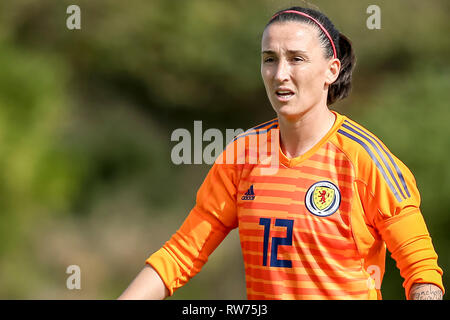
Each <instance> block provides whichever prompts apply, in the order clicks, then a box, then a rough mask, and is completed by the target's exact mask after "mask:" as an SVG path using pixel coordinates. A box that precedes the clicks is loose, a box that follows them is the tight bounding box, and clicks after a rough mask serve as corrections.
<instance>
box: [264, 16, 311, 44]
mask: <svg viewBox="0 0 450 320" xmlns="http://www.w3.org/2000/svg"><path fill="white" fill-rule="evenodd" d="M317 33H318V31H317V29H316V28H314V27H313V26H312V25H309V24H307V23H303V22H297V21H286V22H275V23H272V24H271V25H269V26H268V27H267V28H266V29H265V30H264V33H263V36H262V41H261V47H262V50H263V51H265V50H274V49H277V48H278V47H280V46H281V47H286V49H302V50H306V49H313V48H314V47H315V46H319V45H320V44H319V39H318V34H317ZM294 47H295V48H294Z"/></svg>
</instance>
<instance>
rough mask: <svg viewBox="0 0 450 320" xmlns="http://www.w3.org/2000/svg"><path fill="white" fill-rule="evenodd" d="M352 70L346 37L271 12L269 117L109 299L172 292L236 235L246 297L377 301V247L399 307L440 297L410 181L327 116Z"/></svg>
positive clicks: (367, 137) (366, 140)
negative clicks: (391, 267)
mask: <svg viewBox="0 0 450 320" xmlns="http://www.w3.org/2000/svg"><path fill="white" fill-rule="evenodd" d="M354 64H355V56H354V53H353V50H352V46H351V43H350V41H349V39H348V38H347V37H345V36H344V35H343V34H342V33H340V32H339V31H338V30H337V29H336V28H335V27H334V25H333V24H332V22H331V21H330V20H329V19H328V18H327V17H326V16H325V15H324V14H322V13H320V12H318V11H315V10H311V9H305V8H301V7H292V8H289V9H286V10H282V11H280V12H278V13H276V14H275V15H274V16H273V17H272V18H271V19H270V21H269V22H268V24H267V26H266V27H265V30H264V33H263V37H262V57H261V74H262V78H263V81H264V85H265V88H266V92H267V95H268V98H269V100H270V102H271V104H272V106H273V108H274V110H275V112H276V114H277V118H275V119H273V120H271V121H268V122H266V123H263V124H261V125H259V126H257V127H254V128H253V129H252V130H249V131H247V132H246V133H243V134H242V135H240V136H237V137H236V138H235V139H234V141H233V142H232V143H230V144H229V146H228V147H227V148H226V150H225V151H224V153H223V154H222V157H219V158H220V159H221V161H216V163H215V164H214V165H213V167H212V168H211V170H210V172H209V173H208V175H207V177H206V179H205V181H204V183H203V184H202V186H201V187H200V189H199V191H198V193H197V201H196V205H195V207H194V208H193V209H192V211H191V212H190V214H189V215H188V217H187V218H186V220H185V221H184V223H183V224H182V225H181V227H180V229H179V230H178V231H177V232H176V233H175V234H174V235H173V236H172V238H171V239H170V240H169V241H168V242H166V243H165V244H164V246H163V247H162V248H161V249H160V250H158V251H157V252H155V253H153V254H152V255H151V256H150V257H149V258H148V259H147V260H146V266H145V267H144V269H143V270H142V271H141V272H140V273H139V275H138V276H137V277H136V279H135V280H134V281H133V282H132V283H131V284H130V286H129V287H128V288H127V289H126V290H125V292H124V293H123V294H122V295H121V296H120V297H119V299H163V298H165V297H167V296H168V295H172V294H173V293H174V291H175V290H176V289H177V288H179V287H181V286H182V285H184V284H185V283H186V282H187V281H188V280H189V279H190V278H192V277H193V276H194V275H195V274H196V273H197V272H199V271H200V269H201V268H202V266H203V265H204V263H205V262H206V261H207V259H208V256H209V255H210V254H211V252H213V250H214V249H215V248H216V247H217V246H218V245H219V244H220V242H221V241H222V240H223V239H224V238H225V236H226V235H227V234H228V233H229V232H230V230H232V229H234V228H236V227H238V228H239V236H240V242H241V248H242V253H243V257H244V263H245V273H246V284H247V297H248V299H381V293H380V284H381V280H382V277H383V274H384V264H385V255H386V246H387V248H388V249H389V250H390V252H391V253H392V257H393V258H394V259H395V260H396V262H397V266H398V268H399V269H400V274H401V275H402V277H403V278H404V283H403V286H404V288H405V294H406V298H407V299H442V295H443V293H444V287H443V284H442V270H441V269H440V268H439V266H438V264H437V254H436V253H435V250H434V248H433V245H432V242H431V238H430V235H429V233H428V231H427V228H426V225H425V222H424V220H423V217H422V214H421V212H420V209H419V205H420V196H419V192H418V190H417V187H416V183H415V180H414V177H413V175H412V173H411V172H410V171H409V170H408V168H407V167H406V166H405V165H404V164H403V163H402V162H401V161H400V160H399V159H397V158H396V157H395V156H394V155H393V154H392V153H391V152H390V151H389V150H388V148H387V147H386V146H385V145H384V144H383V143H382V142H381V141H380V140H379V139H378V138H377V137H376V136H375V135H374V134H373V133H371V132H369V131H368V130H367V129H365V128H364V127H363V126H361V125H359V124H358V123H356V122H354V121H352V120H351V119H349V118H347V117H346V116H344V115H341V114H339V113H337V112H335V111H333V110H330V109H329V106H330V105H332V104H333V103H334V102H335V101H337V100H339V99H343V98H345V97H346V96H347V95H348V93H349V91H350V85H351V78H352V70H353V67H354ZM278 134H279V135H278ZM255 141H256V145H255V143H254V142H255ZM242 146H243V147H244V148H241V147H242ZM255 146H256V148H255ZM261 146H264V147H266V148H265V149H264V148H261ZM273 146H275V147H276V148H273ZM267 148H269V151H267ZM261 150H263V151H261ZM264 150H265V151H264ZM274 150H275V151H274ZM230 159H231V161H224V160H230ZM255 159H256V160H255ZM261 159H262V160H261ZM274 159H275V160H277V161H275V163H276V168H277V170H275V171H273V172H269V171H268V170H269V169H268V168H269V162H270V163H271V164H273V163H274V161H273V160H274ZM241 160H245V161H241ZM271 167H273V166H272V165H271ZM264 169H266V170H264Z"/></svg>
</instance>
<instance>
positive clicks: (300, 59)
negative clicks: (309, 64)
mask: <svg viewBox="0 0 450 320" xmlns="http://www.w3.org/2000/svg"><path fill="white" fill-rule="evenodd" d="M292 60H294V61H295V62H301V61H305V59H303V58H302V57H294V58H293V59H292Z"/></svg>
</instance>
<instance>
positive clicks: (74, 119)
mask: <svg viewBox="0 0 450 320" xmlns="http://www.w3.org/2000/svg"><path fill="white" fill-rule="evenodd" d="M314 3H315V4H316V5H317V6H318V7H319V8H320V9H321V10H323V11H324V12H325V13H326V14H327V15H328V16H329V17H330V18H331V20H332V21H333V22H334V23H335V25H336V26H337V27H338V28H339V29H340V30H341V31H342V32H343V33H344V34H346V35H347V36H349V37H350V39H352V41H353V44H354V48H355V51H356V54H357V57H358V62H357V68H356V70H355V73H354V83H353V92H352V95H351V96H350V97H349V98H348V99H346V100H344V101H342V102H339V103H337V104H336V106H334V107H335V109H337V110H338V111H340V112H342V113H344V114H346V115H348V116H349V117H351V118H353V119H354V120H356V121H358V122H360V123H361V124H363V125H364V126H366V127H367V128H368V129H369V130H371V131H372V132H374V133H375V134H376V135H377V136H378V137H379V138H380V139H382V140H383V141H384V142H385V144H386V145H387V146H388V147H389V148H390V149H391V151H392V152H393V153H394V154H395V155H397V156H398V157H399V158H400V159H401V160H402V161H403V162H405V164H406V165H407V166H408V167H409V168H410V169H411V171H412V172H413V173H414V175H415V177H416V180H417V184H418V186H419V190H420V191H421V195H422V211H423V214H424V216H425V219H426V221H427V225H428V228H429V230H430V233H431V235H432V237H433V243H434V245H435V248H436V250H437V252H438V254H439V264H440V266H441V267H442V268H443V269H444V282H445V283H448V279H449V278H448V275H447V272H446V270H448V267H449V266H450V252H449V249H448V244H449V238H448V236H447V231H448V230H449V227H450V219H449V218H448V215H446V214H445V212H446V208H447V207H448V204H449V201H450V200H449V197H448V193H449V192H450V182H449V181H450V179H449V178H450V177H449V175H450V166H449V165H448V163H447V159H448V158H449V156H450V150H449V148H448V146H449V145H450V143H449V139H450V136H449V130H448V123H449V121H450V111H449V109H448V107H447V106H448V101H449V98H450V97H449V95H450V93H449V92H450V90H449V89H450V72H449V71H450V70H449V68H450V67H449V64H448V59H447V57H448V55H449V53H450V42H449V41H450V39H449V37H448V35H447V31H448V30H449V29H450V28H449V27H450V22H449V20H448V13H449V12H450V3H449V2H448V1H445V0H435V1H430V2H425V1H419V0H413V1H395V2H393V1H378V3H377V4H378V5H379V6H380V8H381V12H382V29H381V30H368V29H367V28H366V26H365V22H366V19H367V17H368V15H367V14H366V8H367V7H368V6H369V5H370V4H372V3H371V2H369V1H358V0H351V1H346V2H345V6H344V5H343V4H341V3H339V5H338V4H337V3H336V2H335V1H329V0H328V1H315V2H314ZM69 4H78V5H79V6H80V7H81V12H82V29H81V30H79V31H69V30H68V29H67V28H66V26H65V19H66V18H67V14H66V8H67V6H68V5H69ZM293 4H302V3H301V2H293V1H275V0H265V1H256V0H255V1H244V0H238V1H233V2H232V3H228V2H227V3H226V2H223V1H206V0H192V1H186V2H181V1H179V2H168V1H162V0H151V1H148V0H130V1H127V2H120V1H105V0H100V1H95V2H92V1H86V0H82V1H75V2H73V1H51V0H43V1H39V2H38V3H37V2H34V1H29V0H19V1H14V2H13V1H11V0H8V1H2V2H1V3H0V163H1V165H2V168H3V170H2V171H0V177H1V179H0V214H1V220H0V256H1V258H2V259H1V260H0V297H2V298H4V299H55V298H56V299H58V298H61V299H113V298H115V297H117V296H118V295H120V293H121V292H122V291H123V290H124V289H125V288H126V286H127V285H128V284H129V283H130V281H131V280H132V279H133V278H134V276H135V275H136V274H137V273H138V272H139V270H140V269H141V268H142V266H143V263H144V260H145V259H146V258H147V257H148V255H150V254H151V253H152V252H153V251H155V250H157V249H158V248H159V247H160V246H161V245H162V244H163V243H164V242H165V241H166V240H167V239H168V238H169V237H170V235H171V234H172V233H173V232H175V231H176V229H177V228H178V227H179V225H180V223H181V222H182V221H183V219H184V218H185V216H186V214H187V213H188V212H189V211H190V209H191V208H192V206H193V205H194V201H195V195H196V191H197V189H198V187H199V186H200V184H201V182H202V181H203V179H204V177H205V175H206V173H207V171H208V169H209V166H207V165H191V166H176V165H173V164H172V163H171V160H170V150H171V148H172V146H173V143H171V142H170V135H171V132H172V131H173V130H174V129H176V128H179V127H182V128H187V129H188V130H192V129H191V128H192V127H193V121H194V120H202V121H203V127H204V130H206V128H219V129H221V130H224V129H225V128H250V127H252V126H254V125H256V124H258V123H261V122H263V121H265V120H268V119H271V118H273V116H274V113H273V111H272V109H271V107H270V104H269V102H268V101H267V98H266V95H265V90H264V88H263V84H262V81H261V78H260V70H259V68H260V65H259V63H260V61H259V59H260V54H259V51H260V47H259V46H260V37H261V34H262V30H263V27H264V25H265V24H266V22H267V19H268V18H269V17H270V16H271V15H272V14H273V13H274V12H275V11H277V10H279V9H282V8H285V7H288V6H291V5H293ZM417 12H420V15H418V14H417ZM71 264H77V265H79V266H80V267H81V272H82V283H81V286H82V289H81V290H80V291H76V290H73V291H70V290H67V289H66V287H65V284H66V279H67V277H68V275H67V274H66V273H65V270H66V268H67V266H69V265H71ZM401 283H402V279H401V278H400V276H399V272H398V270H397V269H396V268H395V263H394V262H393V261H392V260H389V258H388V261H387V272H386V276H385V279H384V281H383V285H382V291H383V296H384V298H386V299H404V293H403V288H402V287H401ZM245 297H246V296H245V279H244V267H243V263H242V257H241V252H240V246H239V240H238V236H237V231H236V230H235V231H233V232H232V233H231V234H230V235H229V237H228V238H227V239H226V240H225V241H224V242H223V243H222V244H221V246H219V248H218V249H217V250H216V251H215V252H214V253H213V254H212V255H211V257H210V261H209V262H208V263H207V264H206V266H205V267H204V269H203V270H202V272H200V273H199V274H198V275H197V276H196V277H195V278H194V279H193V280H192V281H191V282H189V283H188V284H187V285H186V286H185V287H183V288H181V289H180V290H179V291H177V293H176V295H175V296H174V297H172V298H171V299H245Z"/></svg>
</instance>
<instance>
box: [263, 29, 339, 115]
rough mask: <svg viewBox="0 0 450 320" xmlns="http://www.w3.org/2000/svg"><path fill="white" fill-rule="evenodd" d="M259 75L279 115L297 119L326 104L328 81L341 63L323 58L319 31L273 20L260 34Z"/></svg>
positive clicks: (330, 80)
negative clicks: (261, 35) (261, 34)
mask: <svg viewBox="0 0 450 320" xmlns="http://www.w3.org/2000/svg"><path fill="white" fill-rule="evenodd" d="M261 54H262V56H261V74H262V78H263V81H264V86H265V88H266V92H267V96H268V97H269V100H270V102H271V104H272V106H273V108H274V109H275V112H276V113H277V114H278V115H282V116H284V117H287V118H297V117H298V116H301V115H302V114H304V113H305V112H307V111H308V110H310V109H311V108H314V107H316V106H319V105H322V106H323V105H326V101H327V92H328V86H329V84H331V83H333V82H334V81H335V80H336V79H337V76H338V75H339V68H340V62H339V60H337V59H326V58H325V57H324V49H323V48H322V47H321V45H320V42H319V38H318V30H317V29H316V28H314V27H313V26H311V25H308V24H305V23H301V22H294V21H288V22H281V23H280V22H275V23H273V24H271V25H269V26H268V27H267V28H266V30H265V31H264V33H263V37H262V53H261Z"/></svg>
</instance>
